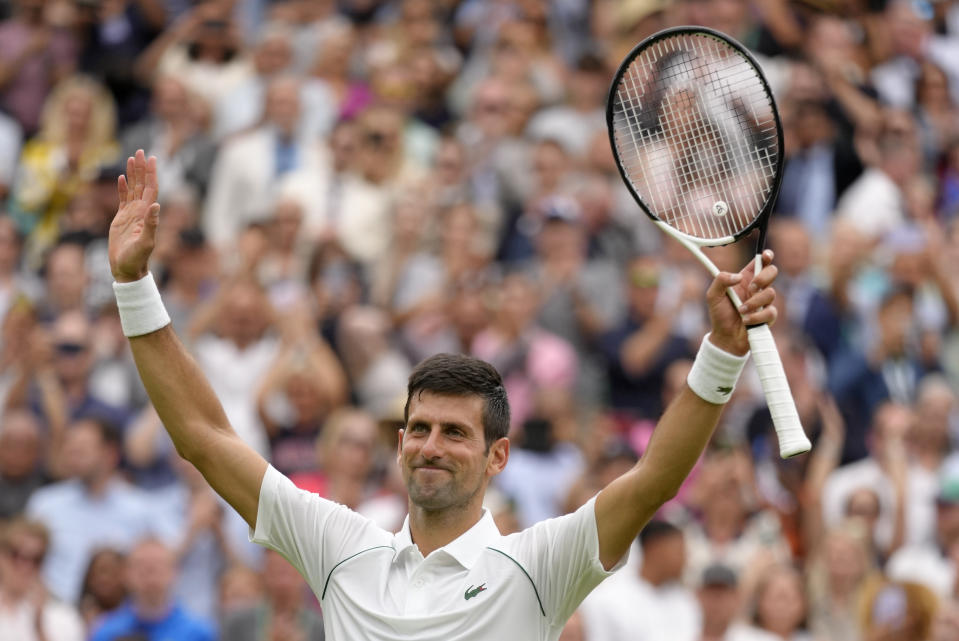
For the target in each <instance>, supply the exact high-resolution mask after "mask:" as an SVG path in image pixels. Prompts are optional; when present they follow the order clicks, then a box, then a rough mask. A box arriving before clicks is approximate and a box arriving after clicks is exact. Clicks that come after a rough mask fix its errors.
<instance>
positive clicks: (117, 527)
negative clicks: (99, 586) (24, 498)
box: [26, 419, 171, 603]
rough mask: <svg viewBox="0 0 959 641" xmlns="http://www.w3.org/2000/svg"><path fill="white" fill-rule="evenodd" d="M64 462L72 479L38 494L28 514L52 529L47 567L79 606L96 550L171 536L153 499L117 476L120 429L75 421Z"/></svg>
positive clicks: (50, 580)
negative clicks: (88, 566)
mask: <svg viewBox="0 0 959 641" xmlns="http://www.w3.org/2000/svg"><path fill="white" fill-rule="evenodd" d="M62 458H63V462H64V463H63V472H64V474H65V477H66V480H64V481H61V482H59V483H54V484H53V485H48V486H46V487H44V488H42V489H39V490H37V491H36V492H34V493H33V496H31V497H30V501H29V502H28V503H27V510H26V512H27V514H28V515H29V516H30V517H31V518H33V519H37V520H39V521H41V522H43V523H44V525H46V526H47V527H48V528H49V530H50V553H49V556H48V557H47V560H46V563H45V564H44V566H43V573H44V578H45V580H46V582H47V585H48V587H49V588H50V591H51V592H52V593H53V594H54V595H56V596H57V597H58V598H60V599H63V600H65V601H69V602H72V603H75V602H76V601H77V598H78V597H79V596H80V590H81V582H82V580H83V572H84V570H85V568H86V567H87V565H88V563H89V562H90V557H91V555H92V553H93V551H94V549H96V548H98V547H101V546H103V545H104V544H108V545H111V544H112V545H116V546H118V547H119V548H121V549H126V548H129V546H130V545H132V544H133V543H134V542H135V541H137V540H139V539H140V538H143V537H144V536H147V535H162V534H166V535H167V536H170V534H171V533H169V532H168V531H167V530H166V528H168V527H169V526H168V524H163V523H160V522H159V519H158V518H157V515H156V512H155V511H154V510H153V509H152V506H151V505H150V502H149V501H148V499H147V496H146V495H145V494H144V493H143V492H142V491H141V490H139V489H137V488H135V487H133V486H131V485H129V484H128V483H127V482H126V481H124V480H122V479H121V478H120V476H119V474H118V473H117V466H118V465H119V462H120V437H119V434H118V433H117V431H116V429H115V428H113V427H111V426H110V425H108V424H106V423H103V422H100V421H97V420H94V419H81V420H79V421H77V422H75V423H74V424H73V425H71V426H70V427H69V428H68V430H67V434H66V437H65V439H64V443H63V451H62Z"/></svg>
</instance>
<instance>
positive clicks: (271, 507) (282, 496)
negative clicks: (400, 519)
mask: <svg viewBox="0 0 959 641" xmlns="http://www.w3.org/2000/svg"><path fill="white" fill-rule="evenodd" d="M250 540H251V541H253V542H254V543H257V544H259V545H262V546H264V547H267V548H270V549H271V550H275V551H277V552H279V553H280V554H281V555H283V557H284V558H286V560H288V561H289V562H290V563H291V564H292V565H293V567H295V568H296V569H297V570H298V571H299V572H300V574H302V575H303V577H304V578H305V579H306V580H307V582H308V583H309V584H310V586H311V587H313V589H314V591H316V590H317V586H320V585H321V584H322V581H323V580H324V577H325V576H326V574H327V573H328V572H329V571H330V569H332V568H333V566H335V565H336V564H337V563H339V562H340V561H342V560H343V559H345V558H347V557H348V556H350V555H352V554H355V553H356V552H359V551H360V550H363V549H366V548H368V547H371V546H374V545H389V544H390V543H391V542H392V540H393V535H392V534H390V533H389V532H386V531H385V530H382V529H380V528H379V527H377V526H376V525H374V524H373V522H372V521H370V520H369V519H367V518H366V517H363V516H360V515H359V514H357V513H356V512H354V511H352V510H350V509H349V508H347V507H345V506H343V505H340V504H339V503H334V502H333V501H329V500H327V499H324V498H322V497H320V496H319V495H317V494H313V493H311V492H307V491H305V490H300V489H298V488H297V487H296V486H295V485H293V482H292V481H290V479H288V478H286V477H285V476H283V475H282V474H280V472H278V471H277V470H276V468H274V467H273V466H272V465H271V466H269V467H268V468H267V471H266V474H264V476H263V483H262V485H261V486H260V499H259V504H258V508H257V515H256V528H255V529H254V530H253V531H252V532H251V535H250Z"/></svg>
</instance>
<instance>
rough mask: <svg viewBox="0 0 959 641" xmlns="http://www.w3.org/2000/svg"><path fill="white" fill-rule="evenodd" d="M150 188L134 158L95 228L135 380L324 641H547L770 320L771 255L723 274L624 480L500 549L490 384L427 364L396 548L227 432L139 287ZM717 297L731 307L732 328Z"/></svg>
mask: <svg viewBox="0 0 959 641" xmlns="http://www.w3.org/2000/svg"><path fill="white" fill-rule="evenodd" d="M156 175H157V173H156V160H155V159H154V158H150V159H149V160H148V159H146V158H145V157H144V154H143V152H142V151H138V152H137V154H136V156H135V157H134V158H130V159H129V160H128V161H127V173H126V176H121V177H120V179H119V181H118V192H119V198H120V207H119V211H118V212H117V215H116V218H115V219H114V221H113V224H112V226H111V228H110V267H111V269H112V271H113V276H114V278H115V279H116V283H115V285H114V289H115V291H116V295H117V306H118V308H119V310H120V318H121V321H122V324H123V330H124V333H125V334H126V335H127V336H128V337H130V347H131V349H132V350H133V356H134V358H135V360H136V364H137V367H138V369H139V371H140V377H141V378H142V379H143V383H144V385H145V386H146V389H147V391H148V392H149V394H150V399H151V400H152V402H153V405H154V407H156V410H157V412H158V413H159V415H160V417H161V418H162V420H163V424H164V426H165V427H166V429H167V431H168V432H169V433H170V437H171V438H172V439H173V443H174V444H175V445H176V448H177V451H178V452H179V453H180V455H181V456H183V457H184V458H186V459H187V460H189V461H190V462H191V463H193V465H195V466H196V467H197V469H198V470H199V471H200V472H201V473H202V474H203V476H204V477H205V478H206V480H207V481H208V482H209V484H210V485H211V486H212V487H213V489H214V490H216V491H217V492H218V493H219V494H220V495H221V496H222V497H223V498H224V499H225V500H226V501H228V502H229V503H230V505H232V506H233V508H234V509H236V510H237V512H239V513H240V515H241V516H243V518H244V519H246V521H247V522H248V523H249V525H250V528H251V530H252V539H253V540H254V541H256V542H257V543H260V544H262V545H264V546H266V547H269V548H272V549H274V550H276V551H278V552H279V553H280V554H282V555H283V556H284V557H286V558H287V559H288V560H289V561H290V562H291V563H292V564H293V565H294V566H295V567H296V568H297V569H298V570H299V571H300V573H301V574H302V575H303V576H304V577H305V578H306V580H307V581H308V582H309V584H310V586H311V587H312V589H313V591H314V592H315V593H316V596H317V598H319V599H320V603H321V604H322V606H323V613H324V618H325V625H326V633H327V636H328V638H332V639H375V640H378V641H379V640H383V641H385V640H388V639H390V640H392V639H418V640H422V641H434V640H435V641H440V640H442V641H450V640H453V639H463V640H465V639H497V640H499V639H523V640H524V641H526V640H530V641H531V640H534V639H543V640H547V639H549V640H555V639H557V638H558V637H559V635H560V632H561V631H562V628H563V625H564V624H565V622H566V619H567V618H568V617H569V616H570V615H571V614H572V613H573V611H574V610H575V609H576V607H577V606H578V605H579V603H580V602H581V601H582V599H583V598H584V597H585V596H586V594H587V593H589V591H590V590H591V589H593V588H594V587H595V586H596V585H597V584H599V582H600V581H602V580H603V579H604V578H605V577H607V576H608V575H609V574H610V572H612V571H613V570H615V569H616V568H617V567H618V566H619V565H620V564H621V563H622V562H623V560H624V558H625V556H626V553H627V551H628V549H629V546H630V543H631V542H632V541H633V539H635V538H636V535H637V534H638V532H639V531H640V529H642V527H643V526H644V525H645V524H646V522H647V521H648V520H649V519H650V517H651V516H652V515H653V514H654V513H655V512H656V510H657V508H659V506H660V505H662V504H663V503H664V502H665V501H667V500H668V499H670V498H671V497H672V496H673V495H675V493H676V491H677V490H678V488H679V486H680V484H681V483H682V482H683V479H685V478H686V475H687V474H688V473H689V470H690V469H691V468H692V466H693V464H694V463H695V462H696V460H697V459H698V458H699V456H700V454H701V453H702V451H703V449H704V447H705V446H706V443H707V442H708V441H709V438H710V435H711V434H712V431H713V428H714V427H715V425H716V422H717V420H718V418H719V415H720V412H721V411H722V403H723V402H725V400H726V399H728V397H729V393H730V391H731V389H732V388H733V386H734V385H735V382H736V380H737V378H738V376H739V372H740V370H741V369H742V366H743V364H744V362H745V360H746V356H747V351H748V349H749V347H748V342H747V340H746V325H752V324H758V323H767V322H772V321H774V320H775V318H776V310H775V308H774V307H772V303H773V300H774V298H775V294H774V292H773V290H772V289H771V288H770V284H771V283H772V281H773V280H774V278H775V276H776V268H775V267H774V266H773V265H772V264H771V261H772V252H766V253H765V254H764V255H763V263H764V266H763V268H762V270H761V271H760V272H759V274H758V275H755V276H754V275H753V268H752V263H750V265H749V266H747V267H746V268H745V269H743V271H742V272H740V273H738V274H730V273H725V272H722V273H720V274H719V275H718V276H717V277H716V278H715V280H714V281H713V283H712V284H711V285H710V287H709V291H708V292H707V300H708V306H709V316H710V320H711V323H712V331H711V333H710V334H708V335H707V337H706V338H705V339H704V340H703V344H702V346H701V348H700V351H699V355H698V356H697V359H696V363H695V365H694V367H693V369H692V371H691V372H690V375H689V378H688V380H687V382H688V385H687V386H686V387H685V388H684V389H683V391H682V392H681V393H680V394H679V396H678V397H677V398H676V400H674V401H673V403H672V404H671V405H670V406H669V408H668V409H667V410H666V411H665V413H664V414H663V416H662V418H661V419H660V421H659V424H658V426H657V428H656V431H655V433H654V435H653V437H652V440H651V442H650V444H649V447H648V449H647V451H646V453H645V455H644V456H643V458H642V459H641V460H640V461H639V463H638V464H637V465H636V466H635V467H634V468H633V469H631V470H630V471H629V472H627V473H626V474H624V475H622V476H621V477H619V478H618V479H616V480H615V481H613V482H612V483H610V484H609V485H608V486H607V487H606V488H604V489H603V490H602V491H601V492H599V494H597V495H596V496H595V497H594V498H593V499H591V500H590V501H588V502H587V503H586V504H585V505H584V506H582V507H581V508H580V509H579V510H577V511H576V512H574V513H573V514H568V515H565V516H562V517H559V518H556V519H550V520H548V521H544V522H541V523H538V524H536V525H534V526H533V527H531V528H529V529H527V530H524V531H523V532H520V533H517V534H513V535H509V536H502V535H500V533H499V531H498V530H497V529H496V526H495V525H494V524H493V519H492V517H491V516H490V514H489V513H488V512H487V511H485V510H484V509H483V496H484V494H485V491H486V488H487V486H488V485H489V482H490V480H491V479H492V478H493V477H494V476H496V475H497V474H498V473H499V472H500V471H502V469H503V468H504V467H505V466H506V464H507V460H508V459H509V448H510V443H509V440H508V439H507V437H506V434H507V430H508V426H509V405H508V403H507V400H506V393H505V391H504V389H503V385H502V381H501V379H500V377H499V374H498V373H497V372H496V370H495V369H493V368H492V367H491V366H490V365H488V364H486V363H484V362H482V361H479V360H476V359H473V358H468V357H465V356H457V355H449V354H445V355H438V356H434V357H432V358H429V359H427V360H426V361H424V362H422V363H420V364H419V365H418V366H417V367H416V369H415V370H414V372H413V373H412V375H411V376H410V380H409V385H408V391H409V395H408V399H407V405H406V425H405V428H404V429H402V430H400V433H399V446H398V451H397V463H398V465H399V466H400V468H401V470H402V473H403V478H404V480H405V482H406V485H407V489H408V491H409V516H408V518H407V520H406V522H405V523H404V524H403V527H402V529H401V530H400V531H399V532H398V533H395V534H394V533H391V532H387V531H384V530H382V529H380V528H378V527H376V526H375V525H374V524H373V523H372V522H370V521H368V520H367V519H365V518H364V517H362V516H360V515H358V514H356V513H355V512H352V511H350V510H349V509H348V508H346V507H344V506H341V505H338V504H336V503H333V502H330V501H327V500H325V499H322V498H320V497H319V496H317V495H314V494H310V493H308V492H304V491H301V490H298V489H296V487H294V485H293V484H292V483H291V482H290V481H289V480H288V479H286V478H285V477H284V476H282V475H281V474H280V473H279V472H277V471H276V470H275V469H274V468H273V467H271V466H270V465H269V463H268V462H267V461H266V460H264V459H263V457H261V456H260V455H259V454H257V453H256V452H255V451H254V450H253V449H251V448H250V447H248V446H247V445H246V444H245V443H243V441H241V440H240V439H239V438H238V437H237V435H236V433H235V432H234V431H233V429H232V428H231V427H230V424H229V422H228V421H227V418H226V416H225V415H224V413H223V410H222V408H221V407H220V403H219V402H218V401H217V399H216V397H215V395H214V394H213V392H212V391H211V388H210V385H209V383H208V382H207V381H206V380H205V379H204V377H203V375H202V374H201V372H200V370H199V369H198V367H197V366H196V364H195V363H194V361H193V359H192V358H191V357H190V356H189V355H188V354H187V352H186V350H185V349H184V348H183V346H182V345H181V343H180V341H179V340H178V339H177V337H176V335H175V334H174V332H173V330H172V329H171V327H170V325H169V318H168V316H167V315H166V312H165V310H164V308H163V304H162V302H161V301H160V296H159V293H158V291H157V288H156V285H155V284H154V282H153V278H152V276H151V275H150V274H149V272H148V267H147V265H148V260H149V258H150V253H151V251H152V248H153V243H154V240H155V236H156V229H157V225H158V223H159V215H160V207H159V205H158V204H157V203H156V198H157V178H156ZM726 287H735V288H736V290H738V292H739V296H740V298H741V299H743V300H745V301H746V302H745V303H744V306H743V308H742V310H739V311H737V310H736V309H735V308H734V307H733V305H732V304H731V303H730V301H729V299H728V298H727V297H726V295H725V293H724V290H725V288H726ZM740 311H741V312H742V316H741V315H740Z"/></svg>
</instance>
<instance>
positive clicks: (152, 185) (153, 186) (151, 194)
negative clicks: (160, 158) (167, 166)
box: [143, 156, 159, 203]
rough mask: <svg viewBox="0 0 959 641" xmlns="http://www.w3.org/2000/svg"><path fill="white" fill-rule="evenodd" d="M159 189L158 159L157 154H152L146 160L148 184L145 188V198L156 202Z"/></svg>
mask: <svg viewBox="0 0 959 641" xmlns="http://www.w3.org/2000/svg"><path fill="white" fill-rule="evenodd" d="M158 191H159V187H158V186H157V159H156V156H150V158H149V159H148V160H147V162H146V185H145V187H144V189H143V200H145V201H147V202H148V203H153V202H156V199H157V192H158Z"/></svg>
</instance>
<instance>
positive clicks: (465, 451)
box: [398, 391, 509, 512]
mask: <svg viewBox="0 0 959 641" xmlns="http://www.w3.org/2000/svg"><path fill="white" fill-rule="evenodd" d="M484 403H485V401H484V400H483V399H482V398H481V397H479V396H446V395H440V394H434V393H432V392H425V391H424V392H422V393H420V394H417V395H415V396H414V397H413V398H412V399H411V400H410V410H409V420H408V421H407V423H406V429H405V430H403V431H402V432H401V433H400V443H399V453H398V462H399V465H400V468H401V470H402V473H403V480H404V481H405V482H406V487H407V490H408V492H409V496H410V503H411V504H412V505H414V506H416V507H419V508H421V509H423V510H426V511H430V512H434V511H441V510H450V509H454V510H455V509H458V508H461V509H465V508H469V507H472V506H473V505H476V504H477V503H481V502H482V499H483V494H484V491H485V489H486V485H487V483H488V482H489V479H490V478H492V477H493V476H495V475H496V474H498V473H499V472H500V470H502V469H503V467H504V466H505V465H506V459H507V457H508V455H509V444H508V441H507V440H506V439H500V440H499V441H497V442H496V443H494V444H493V445H492V446H491V447H490V448H489V450H488V451H487V448H486V439H485V436H484V433H483V408H484Z"/></svg>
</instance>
